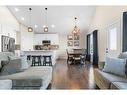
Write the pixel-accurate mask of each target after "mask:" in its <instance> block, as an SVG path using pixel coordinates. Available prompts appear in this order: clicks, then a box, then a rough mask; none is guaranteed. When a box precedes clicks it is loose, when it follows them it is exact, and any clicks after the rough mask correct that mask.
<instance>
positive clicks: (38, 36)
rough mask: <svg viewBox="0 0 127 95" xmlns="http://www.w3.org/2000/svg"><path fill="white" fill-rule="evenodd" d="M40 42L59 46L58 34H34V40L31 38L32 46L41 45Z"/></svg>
mask: <svg viewBox="0 0 127 95" xmlns="http://www.w3.org/2000/svg"><path fill="white" fill-rule="evenodd" d="M42 40H51V44H52V45H59V35H58V34H34V38H33V44H34V45H41V44H42Z"/></svg>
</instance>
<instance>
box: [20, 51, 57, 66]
mask: <svg viewBox="0 0 127 95" xmlns="http://www.w3.org/2000/svg"><path fill="white" fill-rule="evenodd" d="M56 51H57V50H28V51H22V53H23V55H26V56H27V55H42V56H43V55H51V56H52V61H53V65H54V64H55V63H56V59H57V58H58V56H57V53H56Z"/></svg>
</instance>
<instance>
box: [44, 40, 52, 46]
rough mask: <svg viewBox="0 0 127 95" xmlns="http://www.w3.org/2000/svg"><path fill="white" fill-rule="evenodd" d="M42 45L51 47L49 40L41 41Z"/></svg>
mask: <svg viewBox="0 0 127 95" xmlns="http://www.w3.org/2000/svg"><path fill="white" fill-rule="evenodd" d="M42 44H43V45H51V41H50V40H43V41H42Z"/></svg>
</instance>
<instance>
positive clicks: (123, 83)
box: [94, 62, 127, 89]
mask: <svg viewBox="0 0 127 95" xmlns="http://www.w3.org/2000/svg"><path fill="white" fill-rule="evenodd" d="M103 67H104V62H99V68H96V69H94V80H95V83H96V85H97V87H99V88H100V89H127V78H125V77H121V76H117V75H114V74H111V73H106V72H103V71H102V69H103Z"/></svg>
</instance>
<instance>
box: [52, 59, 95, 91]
mask: <svg viewBox="0 0 127 95" xmlns="http://www.w3.org/2000/svg"><path fill="white" fill-rule="evenodd" d="M93 88H95V84H94V75H93V66H92V65H91V64H90V63H88V62H86V63H85V64H84V65H81V64H76V65H67V61H66V60H65V59H60V60H57V63H56V65H55V66H54V68H53V79H52V86H51V89H93Z"/></svg>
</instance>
